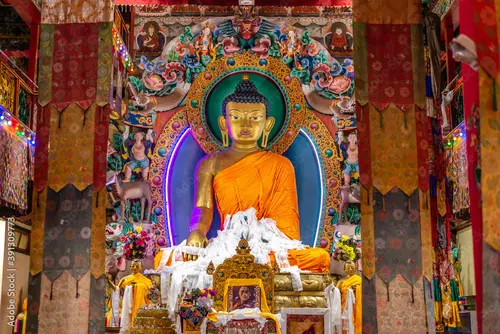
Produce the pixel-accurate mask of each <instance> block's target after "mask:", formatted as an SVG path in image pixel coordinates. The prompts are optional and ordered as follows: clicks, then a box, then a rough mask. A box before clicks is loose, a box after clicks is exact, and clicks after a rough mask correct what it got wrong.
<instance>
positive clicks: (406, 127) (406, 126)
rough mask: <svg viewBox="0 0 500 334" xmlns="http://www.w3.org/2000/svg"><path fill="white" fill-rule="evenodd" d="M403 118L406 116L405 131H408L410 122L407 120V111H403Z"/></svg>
mask: <svg viewBox="0 0 500 334" xmlns="http://www.w3.org/2000/svg"><path fill="white" fill-rule="evenodd" d="M403 116H404V120H405V130H407V129H408V120H407V118H408V115H407V114H406V112H405V111H403Z"/></svg>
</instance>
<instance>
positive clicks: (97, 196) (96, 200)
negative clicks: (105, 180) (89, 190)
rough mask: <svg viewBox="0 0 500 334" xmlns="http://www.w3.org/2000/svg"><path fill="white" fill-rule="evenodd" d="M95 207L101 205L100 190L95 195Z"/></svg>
mask: <svg viewBox="0 0 500 334" xmlns="http://www.w3.org/2000/svg"><path fill="white" fill-rule="evenodd" d="M95 207H96V208H98V207H99V192H97V193H96V195H95Z"/></svg>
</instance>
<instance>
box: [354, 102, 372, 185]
mask: <svg viewBox="0 0 500 334" xmlns="http://www.w3.org/2000/svg"><path fill="white" fill-rule="evenodd" d="M356 121H357V125H358V150H359V171H360V176H359V182H360V183H361V185H362V186H363V187H365V188H367V189H368V188H370V187H371V186H372V159H371V151H370V147H371V145H370V110H369V105H368V104H366V105H364V106H361V105H359V104H357V105H356Z"/></svg>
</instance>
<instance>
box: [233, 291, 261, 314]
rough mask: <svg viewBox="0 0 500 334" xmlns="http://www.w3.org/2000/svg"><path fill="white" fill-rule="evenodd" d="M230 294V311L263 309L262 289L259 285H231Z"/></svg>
mask: <svg viewBox="0 0 500 334" xmlns="http://www.w3.org/2000/svg"><path fill="white" fill-rule="evenodd" d="M228 294H229V296H228V311H229V312H231V311H234V310H242V309H246V308H258V309H261V291H260V287H259V286H257V285H243V286H230V287H229V289H228Z"/></svg>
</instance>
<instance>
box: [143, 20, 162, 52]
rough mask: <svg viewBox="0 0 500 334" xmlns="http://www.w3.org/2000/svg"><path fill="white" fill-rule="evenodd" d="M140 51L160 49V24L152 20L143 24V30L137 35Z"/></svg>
mask: <svg viewBox="0 0 500 334" xmlns="http://www.w3.org/2000/svg"><path fill="white" fill-rule="evenodd" d="M138 41H139V42H140V44H141V47H140V49H139V50H140V51H142V52H159V51H161V41H160V26H159V25H158V23H156V22H154V21H149V22H147V23H146V24H145V25H144V28H143V30H142V31H141V32H140V33H139V35H138Z"/></svg>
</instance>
